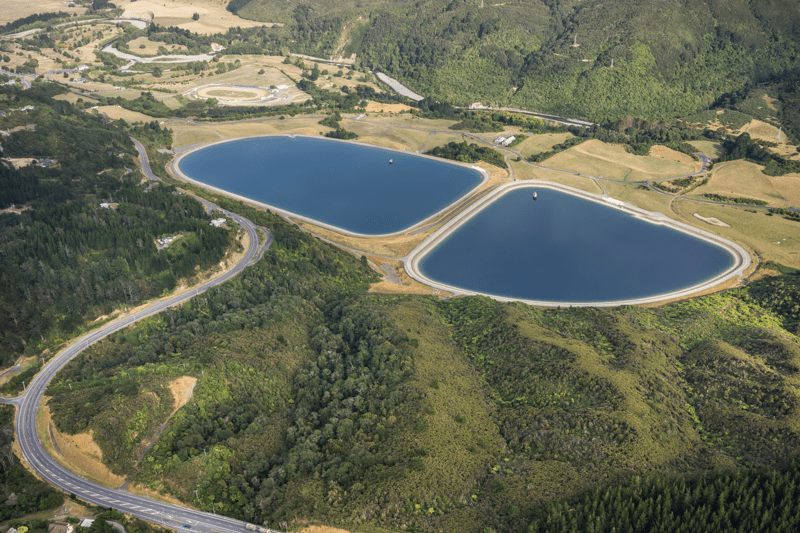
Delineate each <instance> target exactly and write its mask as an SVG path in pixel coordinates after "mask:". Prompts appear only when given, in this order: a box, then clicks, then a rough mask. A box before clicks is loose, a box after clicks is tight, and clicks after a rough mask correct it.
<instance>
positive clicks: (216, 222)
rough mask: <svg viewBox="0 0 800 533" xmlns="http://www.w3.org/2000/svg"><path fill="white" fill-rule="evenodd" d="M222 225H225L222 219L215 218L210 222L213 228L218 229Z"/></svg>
mask: <svg viewBox="0 0 800 533" xmlns="http://www.w3.org/2000/svg"><path fill="white" fill-rule="evenodd" d="M223 224H225V219H224V218H215V219H214V220H212V221H211V225H212V226H214V227H215V228H218V227H220V226H222V225H223Z"/></svg>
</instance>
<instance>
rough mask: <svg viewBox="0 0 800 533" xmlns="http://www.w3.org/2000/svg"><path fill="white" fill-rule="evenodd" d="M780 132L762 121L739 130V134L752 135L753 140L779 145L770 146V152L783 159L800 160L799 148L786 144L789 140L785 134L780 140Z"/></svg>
mask: <svg viewBox="0 0 800 533" xmlns="http://www.w3.org/2000/svg"><path fill="white" fill-rule="evenodd" d="M779 132H780V130H779V129H778V128H777V127H775V126H773V125H772V124H767V123H766V122H762V121H760V120H753V121H752V122H750V123H749V124H746V125H745V126H744V127H743V128H741V129H740V130H739V133H748V134H750V137H752V138H753V139H758V140H761V141H769V142H774V143H778V146H774V147H773V146H770V147H769V148H768V150H770V151H771V152H773V153H775V154H778V155H779V156H781V157H786V158H789V159H800V153H798V152H797V148H796V147H795V146H794V145H793V144H788V143H787V142H786V141H787V140H788V138H787V137H786V134H785V133H780V138H779V137H778V133H779Z"/></svg>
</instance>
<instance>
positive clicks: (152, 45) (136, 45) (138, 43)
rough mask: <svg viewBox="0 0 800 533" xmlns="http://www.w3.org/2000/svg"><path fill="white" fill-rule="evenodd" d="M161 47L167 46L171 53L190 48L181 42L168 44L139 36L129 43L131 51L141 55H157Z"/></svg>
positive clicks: (168, 51)
mask: <svg viewBox="0 0 800 533" xmlns="http://www.w3.org/2000/svg"><path fill="white" fill-rule="evenodd" d="M159 47H163V48H166V50H167V53H169V54H172V53H174V52H177V51H186V50H188V48H186V47H185V46H183V45H181V44H167V43H164V42H159V41H151V40H150V39H148V38H147V37H137V38H136V39H134V40H132V41H131V42H129V43H128V48H130V50H131V53H132V54H135V55H139V56H157V55H159V51H158V49H159Z"/></svg>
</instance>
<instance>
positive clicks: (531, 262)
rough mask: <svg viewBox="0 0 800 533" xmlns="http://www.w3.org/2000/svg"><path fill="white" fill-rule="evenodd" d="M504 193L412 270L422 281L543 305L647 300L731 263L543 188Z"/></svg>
mask: <svg viewBox="0 0 800 533" xmlns="http://www.w3.org/2000/svg"><path fill="white" fill-rule="evenodd" d="M532 193H533V189H532V188H522V189H515V190H512V191H510V192H508V193H506V194H505V195H503V196H501V197H500V198H498V199H497V200H495V201H494V202H493V203H491V204H489V205H488V206H487V207H486V208H484V209H483V210H481V211H480V212H478V213H477V214H476V215H474V216H473V217H472V218H470V219H469V220H467V221H466V222H465V223H464V224H462V225H461V226H459V227H458V228H457V229H456V230H455V231H453V233H451V234H450V235H449V236H448V237H447V238H446V239H445V240H444V241H443V242H441V243H440V244H439V245H437V246H436V247H435V248H433V249H432V250H431V251H430V252H429V253H428V254H427V255H425V256H424V257H423V258H422V260H421V261H420V265H419V268H420V271H421V272H422V274H424V275H425V276H426V277H428V278H429V279H431V280H433V281H436V282H439V283H444V284H447V285H450V286H455V287H460V288H462V289H466V290H470V291H474V292H481V293H486V294H494V295H497V296H506V297H510V298H517V299H526V300H537V301H549V302H566V303H569V302H572V303H579V302H586V303H588V302H609V301H618V300H627V299H635V298H647V297H651V296H656V295H660V294H666V293H670V292H673V291H677V290H681V289H684V288H687V287H691V286H693V285H696V284H698V283H702V282H704V281H707V280H709V279H711V278H713V277H714V276H716V275H718V274H721V273H722V272H724V271H725V270H727V269H728V268H730V267H731V266H733V264H734V258H733V256H732V255H731V254H730V253H729V252H727V251H726V250H725V249H723V248H722V247H720V246H716V245H714V244H711V243H709V242H707V241H704V240H702V239H699V238H695V237H693V236H691V235H688V234H686V233H683V232H681V231H678V230H676V229H672V228H669V227H666V226H662V225H657V224H651V223H649V222H646V221H644V220H640V219H637V218H635V217H633V216H631V215H630V214H628V213H626V212H623V211H620V210H617V209H613V208H611V207H607V206H604V205H602V204H599V203H596V202H592V201H589V200H585V199H582V198H579V197H576V196H573V195H570V194H566V193H562V192H558V191H554V190H552V189H538V190H537V199H536V200H533V199H532Z"/></svg>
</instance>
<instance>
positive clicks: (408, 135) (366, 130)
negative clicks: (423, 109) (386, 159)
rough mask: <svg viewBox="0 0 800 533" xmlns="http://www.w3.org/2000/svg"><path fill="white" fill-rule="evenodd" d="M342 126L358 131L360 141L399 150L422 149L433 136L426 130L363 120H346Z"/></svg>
mask: <svg viewBox="0 0 800 533" xmlns="http://www.w3.org/2000/svg"><path fill="white" fill-rule="evenodd" d="M342 127H344V128H345V129H347V130H350V131H352V132H354V133H357V134H358V136H359V139H358V140H359V142H365V143H368V144H375V145H378V146H385V147H387V148H395V149H398V150H406V149H410V150H413V151H419V150H422V148H423V147H424V146H425V143H426V142H427V141H428V138H429V137H430V136H431V135H430V134H429V133H428V132H424V131H417V130H409V129H401V128H389V127H386V126H382V125H379V124H372V123H369V122H363V121H361V120H345V121H343V122H342Z"/></svg>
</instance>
